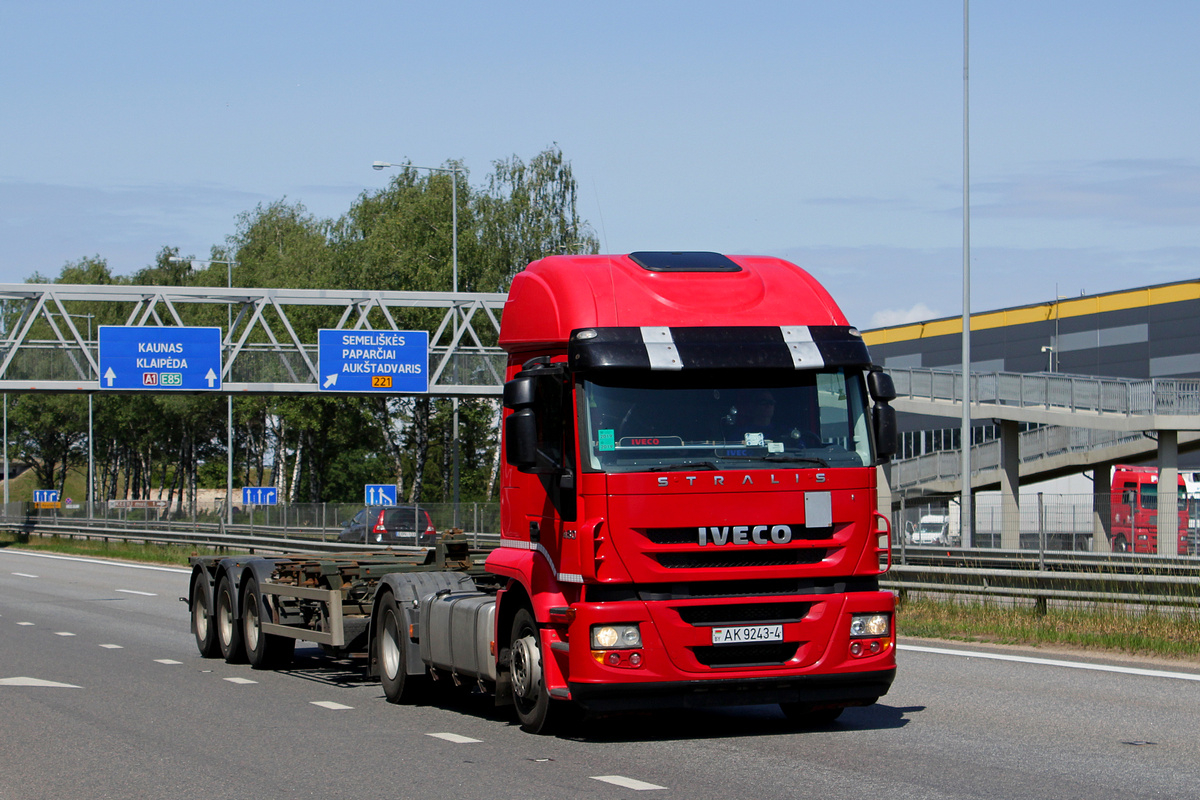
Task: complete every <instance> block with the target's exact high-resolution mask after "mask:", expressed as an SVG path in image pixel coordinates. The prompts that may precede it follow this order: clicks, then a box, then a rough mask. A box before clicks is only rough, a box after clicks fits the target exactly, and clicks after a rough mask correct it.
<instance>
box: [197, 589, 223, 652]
mask: <svg viewBox="0 0 1200 800" xmlns="http://www.w3.org/2000/svg"><path fill="white" fill-rule="evenodd" d="M212 606H213V604H212V595H211V594H210V590H209V588H208V580H207V579H205V577H204V576H203V575H197V576H196V578H195V579H194V580H193V581H192V635H193V636H194V637H196V649H197V650H199V651H200V655H201V656H202V657H204V658H216V657H217V656H219V655H221V645H220V643H219V642H218V641H217V623H216V620H215V619H213V607H212Z"/></svg>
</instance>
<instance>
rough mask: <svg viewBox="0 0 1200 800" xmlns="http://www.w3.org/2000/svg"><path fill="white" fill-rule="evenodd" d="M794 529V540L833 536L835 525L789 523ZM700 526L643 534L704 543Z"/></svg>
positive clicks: (673, 541) (666, 541)
mask: <svg viewBox="0 0 1200 800" xmlns="http://www.w3.org/2000/svg"><path fill="white" fill-rule="evenodd" d="M788 527H789V528H791V530H792V541H797V540H810V541H811V540H819V539H831V538H833V527H832V526H830V527H826V528H807V527H805V525H804V523H803V522H794V523H792V524H791V525H788ZM700 529H701V528H700V526H696V527H694V528H647V529H646V530H643V531H641V534H642V535H643V536H645V537H646V538H647V539H649V540H650V541H651V542H653V543H654V544H702V542H701V541H700Z"/></svg>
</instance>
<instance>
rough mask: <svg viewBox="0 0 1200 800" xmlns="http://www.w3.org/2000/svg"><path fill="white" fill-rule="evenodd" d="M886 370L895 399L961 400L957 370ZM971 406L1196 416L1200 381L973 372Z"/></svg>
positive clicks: (1199, 405) (960, 380)
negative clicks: (986, 405)
mask: <svg viewBox="0 0 1200 800" xmlns="http://www.w3.org/2000/svg"><path fill="white" fill-rule="evenodd" d="M887 371H888V374H889V375H891V376H892V380H893V382H894V383H895V384H896V391H897V393H898V394H899V395H900V396H901V397H907V398H909V399H914V400H947V401H951V402H960V401H961V400H962V398H963V383H962V373H961V372H954V371H951V370H944V369H931V368H927V367H889V368H888V370H887ZM971 402H972V403H990V404H994V405H1003V406H1018V407H1023V408H1045V409H1057V410H1062V411H1070V412H1090V413H1094V414H1119V415H1125V416H1140V415H1150V414H1164V415H1179V414H1200V380H1196V379H1187V378H1182V379H1181V378H1151V379H1150V380H1124V379H1120V378H1095V377H1090V376H1084V375H1061V374H1053V373H1035V374H1028V373H1023V372H974V373H971Z"/></svg>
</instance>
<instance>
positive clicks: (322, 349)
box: [317, 328, 429, 394]
mask: <svg viewBox="0 0 1200 800" xmlns="http://www.w3.org/2000/svg"><path fill="white" fill-rule="evenodd" d="M317 365H318V372H317V386H318V388H319V389H320V390H321V391H323V392H386V393H389V394H424V393H426V392H428V391H429V333H428V332H427V331H347V330H332V329H328V328H323V329H321V330H319V331H317Z"/></svg>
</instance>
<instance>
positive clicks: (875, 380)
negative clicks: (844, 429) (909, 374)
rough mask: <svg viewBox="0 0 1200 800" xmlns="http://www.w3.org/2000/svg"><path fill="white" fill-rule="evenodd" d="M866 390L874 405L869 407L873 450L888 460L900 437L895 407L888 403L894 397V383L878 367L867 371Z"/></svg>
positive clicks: (894, 450) (882, 459)
mask: <svg viewBox="0 0 1200 800" xmlns="http://www.w3.org/2000/svg"><path fill="white" fill-rule="evenodd" d="M867 391H868V392H870V393H871V399H872V400H874V401H875V406H874V407H873V408H872V409H871V424H872V427H874V429H875V431H874V433H875V452H876V454H877V455H878V456H879V459H880V460H881V461H890V460H891V458H892V456H894V455H896V450H897V445H898V441H899V438H900V435H899V423H897V421H896V409H894V408H892V407H891V406H890V405H888V403H890V402H891V401H892V400H895V399H896V384H895V383H893V382H892V376H891V375H888V374H887V373H886V372H884V371H883V370H882V369H880V368H879V367H873V368H872V369H871V371H870V372H868V373H867Z"/></svg>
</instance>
